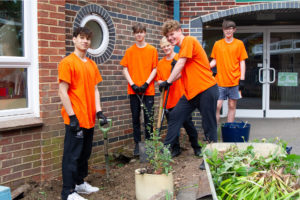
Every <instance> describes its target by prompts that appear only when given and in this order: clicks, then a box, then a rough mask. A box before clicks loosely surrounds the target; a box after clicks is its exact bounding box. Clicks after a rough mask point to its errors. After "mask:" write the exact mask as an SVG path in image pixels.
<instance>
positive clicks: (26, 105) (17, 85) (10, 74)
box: [0, 0, 39, 121]
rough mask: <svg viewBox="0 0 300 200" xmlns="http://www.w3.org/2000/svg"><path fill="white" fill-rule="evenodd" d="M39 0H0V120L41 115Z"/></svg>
mask: <svg viewBox="0 0 300 200" xmlns="http://www.w3.org/2000/svg"><path fill="white" fill-rule="evenodd" d="M36 10H37V6H36V1H16V0H7V1H0V121H2V120H7V119H10V118H12V119H13V118H17V117H24V116H28V117H29V116H32V117H37V116H38V115H39V112H38V109H39V105H38V73H37V70H38V69H37V46H36V45H37V33H36V26H37V22H36V12H37V11H36Z"/></svg>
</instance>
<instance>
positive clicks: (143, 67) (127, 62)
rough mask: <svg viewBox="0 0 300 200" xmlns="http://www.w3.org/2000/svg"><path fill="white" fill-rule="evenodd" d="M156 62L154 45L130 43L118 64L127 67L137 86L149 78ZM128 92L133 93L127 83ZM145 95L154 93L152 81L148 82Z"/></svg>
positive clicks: (156, 56) (156, 54)
mask: <svg viewBox="0 0 300 200" xmlns="http://www.w3.org/2000/svg"><path fill="white" fill-rule="evenodd" d="M157 63H158V53H157V50H156V48H155V47H153V46H152V45H150V44H147V45H146V46H145V47H143V48H139V47H137V45H136V44H134V45H132V46H131V47H129V48H128V49H127V50H126V53H125V55H124V57H123V58H122V60H121V62H120V64H121V65H122V66H123V67H127V69H128V72H129V75H130V77H131V79H132V81H133V82H134V84H136V85H137V86H142V85H143V84H144V83H145V82H146V81H147V79H148V78H149V76H150V74H151V72H152V71H153V69H154V68H156V66H157ZM127 91H128V94H135V92H134V91H133V89H132V88H131V86H130V85H129V84H128V90H127ZM145 95H155V90H154V81H151V83H150V84H149V86H148V88H147V90H146V92H145Z"/></svg>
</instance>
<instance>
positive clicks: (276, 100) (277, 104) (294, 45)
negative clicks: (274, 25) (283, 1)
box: [270, 32, 300, 110]
mask: <svg viewBox="0 0 300 200" xmlns="http://www.w3.org/2000/svg"><path fill="white" fill-rule="evenodd" d="M270 39H271V44H272V46H275V47H276V48H272V49H271V50H270V67H271V68H274V69H275V71H276V73H275V77H273V74H271V79H272V80H273V78H275V82H274V83H272V84H270V109H290V110H295V109H300V87H299V78H300V76H299V73H300V48H299V46H300V45H299V43H300V33H299V32H298V33H297V32H294V33H293V32H291V33H276V32H274V33H271V38H270Z"/></svg>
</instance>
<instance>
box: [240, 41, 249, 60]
mask: <svg viewBox="0 0 300 200" xmlns="http://www.w3.org/2000/svg"><path fill="white" fill-rule="evenodd" d="M240 48H241V54H240V61H242V60H245V59H247V58H248V54H247V51H246V48H245V45H244V43H243V42H241V45H240Z"/></svg>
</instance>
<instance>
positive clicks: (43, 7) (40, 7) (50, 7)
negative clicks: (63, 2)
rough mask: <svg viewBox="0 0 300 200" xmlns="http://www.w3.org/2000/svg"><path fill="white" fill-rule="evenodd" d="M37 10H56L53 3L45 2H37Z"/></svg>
mask: <svg viewBox="0 0 300 200" xmlns="http://www.w3.org/2000/svg"><path fill="white" fill-rule="evenodd" d="M38 10H48V11H53V12H55V11H56V6H55V5H50V4H45V3H38Z"/></svg>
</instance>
